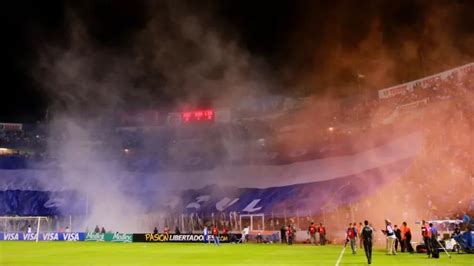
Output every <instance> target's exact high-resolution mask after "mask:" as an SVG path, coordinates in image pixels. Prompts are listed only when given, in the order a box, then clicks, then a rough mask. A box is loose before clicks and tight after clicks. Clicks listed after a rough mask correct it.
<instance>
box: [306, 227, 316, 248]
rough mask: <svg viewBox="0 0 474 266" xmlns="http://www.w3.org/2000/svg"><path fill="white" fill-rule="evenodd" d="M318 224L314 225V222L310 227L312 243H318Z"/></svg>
mask: <svg viewBox="0 0 474 266" xmlns="http://www.w3.org/2000/svg"><path fill="white" fill-rule="evenodd" d="M316 231H317V230H316V226H315V225H314V223H313V222H311V224H310V225H309V227H308V235H309V240H310V242H311V244H313V245H316Z"/></svg>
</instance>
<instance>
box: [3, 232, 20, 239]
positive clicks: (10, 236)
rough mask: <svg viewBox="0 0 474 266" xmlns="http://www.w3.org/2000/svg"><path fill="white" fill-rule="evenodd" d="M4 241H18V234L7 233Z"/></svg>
mask: <svg viewBox="0 0 474 266" xmlns="http://www.w3.org/2000/svg"><path fill="white" fill-rule="evenodd" d="M5 240H20V235H19V234H18V233H7V234H5Z"/></svg>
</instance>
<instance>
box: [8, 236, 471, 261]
mask: <svg viewBox="0 0 474 266" xmlns="http://www.w3.org/2000/svg"><path fill="white" fill-rule="evenodd" d="M341 249H342V248H341V247H340V246H325V247H320V246H316V247H315V246H310V245H293V246H288V245H282V244H239V245H232V244H223V245H221V246H219V247H216V246H214V245H205V244H200V243H189V244H180V243H176V244H174V243H104V242H103V243H96V242H39V243H35V242H9V241H1V242H0V265H2V266H5V265H335V264H336V261H337V258H338V257H339V253H340V251H341ZM440 255H441V258H440V259H428V258H427V256H426V254H406V253H405V254H402V253H399V254H398V255H396V256H387V255H385V254H384V252H383V250H375V251H374V255H373V263H372V265H403V266H409V265H440V266H441V265H474V256H473V255H468V254H452V258H451V259H449V258H448V257H447V256H446V254H444V253H440ZM340 265H367V261H366V259H365V255H364V252H363V250H359V251H358V254H357V255H352V254H351V251H350V248H349V247H348V248H347V249H346V252H345V254H344V256H343V258H342V261H341V263H340Z"/></svg>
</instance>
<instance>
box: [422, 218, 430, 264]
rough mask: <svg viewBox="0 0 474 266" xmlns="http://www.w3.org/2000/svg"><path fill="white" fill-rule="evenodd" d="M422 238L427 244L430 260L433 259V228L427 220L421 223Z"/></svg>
mask: <svg viewBox="0 0 474 266" xmlns="http://www.w3.org/2000/svg"><path fill="white" fill-rule="evenodd" d="M421 236H422V237H423V241H424V242H425V247H426V253H428V258H429V257H431V227H430V226H429V224H428V223H427V222H425V220H423V221H421Z"/></svg>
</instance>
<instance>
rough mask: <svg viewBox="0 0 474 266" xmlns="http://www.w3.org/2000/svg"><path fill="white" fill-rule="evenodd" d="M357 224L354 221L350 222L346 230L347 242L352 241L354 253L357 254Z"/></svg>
mask: <svg viewBox="0 0 474 266" xmlns="http://www.w3.org/2000/svg"><path fill="white" fill-rule="evenodd" d="M356 230H357V229H356V228H355V226H353V225H352V223H350V224H349V227H348V228H347V231H346V242H350V243H351V249H352V254H353V255H355V254H356V252H357V241H356V240H357V232H356Z"/></svg>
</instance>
